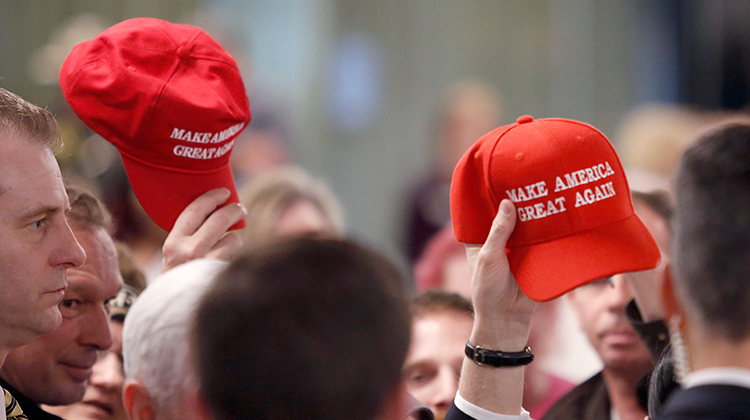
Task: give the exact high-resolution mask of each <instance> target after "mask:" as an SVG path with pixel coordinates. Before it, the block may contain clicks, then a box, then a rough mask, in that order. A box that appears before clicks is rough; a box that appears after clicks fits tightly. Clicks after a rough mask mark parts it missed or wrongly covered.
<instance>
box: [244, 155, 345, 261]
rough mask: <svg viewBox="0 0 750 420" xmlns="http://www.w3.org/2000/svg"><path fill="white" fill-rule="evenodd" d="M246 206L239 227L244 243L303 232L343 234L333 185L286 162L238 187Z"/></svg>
mask: <svg viewBox="0 0 750 420" xmlns="http://www.w3.org/2000/svg"><path fill="white" fill-rule="evenodd" d="M239 197H240V201H241V203H242V205H244V206H245V208H246V209H247V217H246V218H245V223H246V226H245V228H244V229H242V230H241V231H240V234H241V236H242V241H243V244H244V246H245V247H252V246H258V245H263V244H265V243H267V242H268V241H269V240H271V239H272V238H275V237H277V236H284V235H296V234H300V233H310V232H316V233H325V234H329V235H332V236H342V235H344V218H343V213H342V210H341V205H340V204H339V202H338V200H337V199H336V197H335V196H334V195H333V193H332V192H331V190H330V188H328V186H327V185H326V184H325V183H324V182H322V181H319V180H317V179H314V178H312V177H311V176H310V175H308V174H307V173H306V172H305V171H304V170H303V169H301V168H298V167H291V166H283V167H280V168H276V169H270V170H269V171H267V172H265V173H263V174H260V175H258V176H256V177H255V178H253V179H252V181H250V182H249V183H248V184H247V185H245V187H243V188H242V189H241V190H240V191H239Z"/></svg>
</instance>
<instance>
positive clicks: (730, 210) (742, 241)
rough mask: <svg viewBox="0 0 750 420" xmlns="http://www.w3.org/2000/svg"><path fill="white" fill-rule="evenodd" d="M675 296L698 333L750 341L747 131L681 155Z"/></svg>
mask: <svg viewBox="0 0 750 420" xmlns="http://www.w3.org/2000/svg"><path fill="white" fill-rule="evenodd" d="M676 197H677V210H676V212H675V217H674V220H673V230H674V246H673V247H672V254H673V256H672V260H673V261H674V266H675V269H676V274H677V275H676V276H675V288H676V290H677V292H678V294H679V295H680V297H681V298H682V299H683V301H686V302H687V303H688V304H687V305H686V306H687V307H688V308H689V310H695V311H696V313H694V315H696V318H698V319H700V320H701V322H702V323H703V325H704V326H705V327H707V328H710V329H711V330H713V331H715V332H716V333H717V334H719V335H720V336H722V337H725V338H727V339H730V340H741V339H744V338H747V337H748V336H750V323H748V322H747V320H748V319H750V283H748V275H750V125H745V124H728V125H725V126H723V127H721V128H719V129H717V130H715V131H711V132H709V133H707V134H705V135H703V136H701V137H700V138H699V139H698V140H697V141H696V143H694V144H693V145H692V146H691V147H690V148H689V149H687V150H686V152H685V154H684V155H683V157H682V160H681V162H680V166H679V169H678V171H677V178H676Z"/></svg>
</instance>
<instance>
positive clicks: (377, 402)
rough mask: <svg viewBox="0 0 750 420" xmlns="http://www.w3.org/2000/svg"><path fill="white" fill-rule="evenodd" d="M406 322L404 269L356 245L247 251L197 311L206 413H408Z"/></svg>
mask: <svg viewBox="0 0 750 420" xmlns="http://www.w3.org/2000/svg"><path fill="white" fill-rule="evenodd" d="M269 314H273V316H269ZM409 321H410V320H409V312H408V306H407V299H406V293H405V289H404V284H403V279H402V275H401V273H400V271H399V270H398V268H397V267H396V266H395V265H394V264H393V263H391V262H390V261H388V260H387V259H385V258H384V257H382V256H380V255H379V254H377V253H375V252H373V251H371V250H369V249H366V248H364V247H362V246H360V245H357V244H355V243H353V242H351V241H347V240H342V239H335V238H320V237H318V238H314V237H294V238H282V239H280V240H278V241H275V242H274V243H273V244H269V245H268V246H266V247H263V248H258V249H255V250H254V252H252V253H245V254H243V255H242V256H240V257H238V258H235V259H234V260H233V261H232V262H231V263H230V266H229V267H228V268H227V269H225V270H224V271H222V273H221V274H220V275H219V276H218V277H217V279H216V280H215V281H214V283H213V285H212V286H211V289H210V290H209V291H208V293H207V294H206V295H205V297H204V299H203V301H202V302H201V304H200V307H199V309H198V314H197V318H196V323H195V329H194V333H193V337H194V343H193V345H194V348H195V359H194V360H195V361H196V365H197V371H198V377H199V383H200V393H199V396H200V398H202V399H203V401H204V402H205V404H198V406H204V407H205V410H203V411H202V412H201V414H202V416H203V417H202V418H204V419H208V418H213V419H226V420H239V419H248V418H254V419H259V420H263V419H317V420H326V419H336V420H339V419H353V420H371V419H402V418H404V417H405V416H406V405H405V403H406V400H407V394H406V393H405V392H404V386H403V383H402V380H401V368H402V366H403V363H404V358H405V357H406V353H407V351H408V348H409V323H410V322H409Z"/></svg>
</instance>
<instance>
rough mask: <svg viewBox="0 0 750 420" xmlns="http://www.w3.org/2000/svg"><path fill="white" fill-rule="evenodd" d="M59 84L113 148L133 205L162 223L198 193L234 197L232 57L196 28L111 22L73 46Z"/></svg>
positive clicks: (237, 109) (242, 103)
mask: <svg viewBox="0 0 750 420" xmlns="http://www.w3.org/2000/svg"><path fill="white" fill-rule="evenodd" d="M60 86H61V87H62V91H63V94H64V95H65V98H66V99H67V100H68V102H69V103H70V105H71V107H72V108H73V110H74V111H75V113H76V114H77V115H78V116H79V117H80V118H81V120H83V122H84V123H86V125H88V126H89V127H90V128H91V129H92V130H94V131H95V132H97V133H98V134H100V135H101V136H102V137H104V138H105V139H107V140H108V141H110V142H111V143H112V144H114V145H115V146H116V147H117V149H118V151H119V152H120V155H121V157H122V161H123V165H124V167H125V171H126V172H127V174H128V178H129V180H130V183H131V185H132V187H133V191H134V192H135V195H136V197H138V201H140V203H141V205H142V206H143V208H144V210H145V211H146V213H147V214H148V215H149V216H150V217H151V218H152V219H153V220H154V221H155V222H156V223H157V224H158V225H159V226H161V227H162V228H163V229H165V230H167V231H170V230H171V229H172V227H173V225H174V223H175V220H177V217H178V216H179V214H180V213H181V212H182V210H183V209H185V208H186V207H187V206H188V205H189V204H190V203H191V202H193V200H195V199H196V198H198V197H199V196H201V195H202V194H203V193H205V192H206V191H209V190H213V189H216V188H221V187H223V188H227V189H228V190H229V191H230V197H229V198H228V199H227V203H230V202H234V203H238V202H239V198H238V197H237V191H236V187H235V184H234V177H233V175H232V171H231V168H230V166H229V155H230V153H231V151H232V147H233V146H234V142H235V139H236V137H237V136H238V135H239V133H240V132H241V131H242V130H243V129H244V128H245V126H246V125H247V123H248V122H249V121H250V104H249V101H248V98H247V93H246V91H245V86H244V84H243V82H242V78H241V76H240V72H239V70H238V68H237V63H236V62H235V60H234V59H233V58H232V57H231V56H230V55H229V54H228V53H227V52H226V51H225V50H224V49H223V48H222V47H221V45H219V44H218V43H217V42H216V41H215V40H214V39H213V38H211V37H210V36H209V35H208V34H206V33H205V32H204V31H202V30H201V29H199V28H196V27H194V26H190V25H183V24H174V23H170V22H166V21H163V20H159V19H153V18H136V19H129V20H126V21H123V22H120V23H118V24H117V25H114V26H112V27H111V28H109V29H107V30H105V31H104V32H102V33H101V34H100V35H99V36H97V37H96V38H94V39H92V40H90V41H86V42H83V43H81V44H78V45H76V46H75V48H73V51H72V52H71V53H70V54H69V55H68V57H67V58H66V60H65V62H64V63H63V66H62V69H61V70H60ZM243 226H244V221H241V222H240V223H237V224H236V225H234V226H233V227H232V228H241V227H243Z"/></svg>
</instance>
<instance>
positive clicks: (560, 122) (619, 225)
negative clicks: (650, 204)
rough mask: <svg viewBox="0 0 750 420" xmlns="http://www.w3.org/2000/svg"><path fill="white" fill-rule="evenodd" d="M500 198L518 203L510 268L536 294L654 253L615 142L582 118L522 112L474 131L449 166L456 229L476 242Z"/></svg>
mask: <svg viewBox="0 0 750 420" xmlns="http://www.w3.org/2000/svg"><path fill="white" fill-rule="evenodd" d="M556 190H557V191H556ZM505 198H510V199H512V200H513V201H514V204H515V206H516V210H517V212H518V219H517V222H516V228H515V230H514V232H513V234H512V235H511V237H510V239H509V241H508V246H507V252H508V259H509V261H510V265H511V271H512V272H513V274H514V275H515V277H516V280H517V281H518V284H519V286H520V287H521V289H522V290H523V291H524V293H526V295H527V296H529V297H530V298H532V299H534V300H537V301H547V300H551V299H554V298H556V297H558V296H560V295H562V294H563V293H565V292H567V291H570V290H572V289H574V288H576V287H578V286H580V285H582V284H585V283H588V282H591V281H594V280H597V279H599V278H602V277H607V276H610V275H612V274H616V273H621V272H628V271H640V270H646V269H650V268H654V267H656V265H657V264H658V262H659V259H660V254H659V250H658V248H657V246H656V243H655V242H654V240H653V238H652V237H651V235H650V233H649V232H648V230H646V228H645V227H644V226H643V223H642V222H641V220H640V219H639V218H638V217H637V216H636V215H635V213H634V212H633V204H632V202H631V198H630V190H629V188H628V183H627V179H626V178H625V173H624V171H623V169H622V165H621V164H620V161H619V158H618V157H617V154H616V153H615V150H614V148H613V147H612V145H611V144H610V143H609V140H607V138H606V137H605V136H604V135H603V134H602V133H600V132H599V131H598V130H597V129H596V128H594V127H592V126H590V125H588V124H585V123H582V122H578V121H573V120H565V119H554V118H550V119H540V120H536V121H535V120H533V118H531V117H529V116H524V117H521V118H519V119H518V121H517V122H516V123H515V124H510V125H506V126H503V127H500V128H497V129H495V130H493V131H491V132H490V133H488V134H486V135H484V136H483V137H482V138H480V139H479V140H478V141H477V142H476V143H475V144H474V145H473V146H472V147H471V149H469V151H468V152H467V153H466V154H465V155H464V156H463V157H462V158H461V160H460V161H459V163H458V165H457V166H456V169H455V171H454V173H453V181H452V184H451V219H452V223H453V227H454V232H455V235H456V239H458V240H459V241H460V242H464V243H471V244H481V243H484V241H485V239H486V238H487V235H488V234H489V231H490V227H491V226H492V221H493V220H494V218H495V215H496V214H497V210H498V207H499V205H500V201H502V200H503V199H505ZM577 206H578V207H577Z"/></svg>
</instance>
